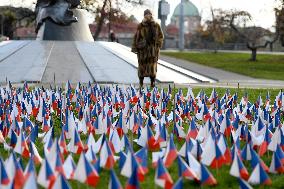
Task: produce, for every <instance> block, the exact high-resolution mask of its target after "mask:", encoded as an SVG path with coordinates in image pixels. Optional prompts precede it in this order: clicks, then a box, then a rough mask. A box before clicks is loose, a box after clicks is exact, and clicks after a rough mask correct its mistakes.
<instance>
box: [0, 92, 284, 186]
mask: <svg viewBox="0 0 284 189" xmlns="http://www.w3.org/2000/svg"><path fill="white" fill-rule="evenodd" d="M200 90H203V91H204V92H205V93H206V95H207V96H210V93H211V91H212V88H206V89H200V88H194V89H193V92H194V95H197V94H198V92H199V91H200ZM216 91H217V93H218V94H219V97H222V96H223V95H224V93H225V91H226V89H223V88H217V89H216ZM175 92H177V90H175ZM186 92H187V89H184V90H183V94H184V95H186ZM230 92H231V94H234V93H238V94H239V95H238V102H239V101H240V99H241V97H242V95H243V94H244V93H245V92H247V93H248V96H249V100H250V102H252V103H254V102H255V101H256V100H257V98H258V96H259V95H261V96H262V99H263V100H265V96H266V93H267V90H266V89H230ZM278 93H279V90H270V94H271V101H273V100H274V98H275V96H276V95H277V94H278ZM169 108H171V106H169ZM53 121H54V122H53V123H54V126H55V136H57V137H58V136H59V135H60V131H61V130H60V128H59V127H60V122H59V118H58V117H57V116H53ZM282 121H283V120H282ZM171 127H172V126H171ZM171 127H170V128H169V131H170V130H171V129H172V128H171ZM184 127H185V131H187V129H188V124H187V123H186V122H184ZM95 137H96V139H97V137H98V136H95ZM129 138H131V137H129ZM134 138H136V137H134ZM81 139H82V141H83V143H85V141H86V139H87V136H86V135H83V134H81ZM68 142H69V141H66V143H68ZM183 143H184V141H179V140H177V139H176V138H175V144H176V147H177V149H178V150H179V149H180V147H181V146H182V144H183ZM36 145H37V147H38V150H39V153H40V155H41V156H42V157H44V156H43V145H42V143H41V141H39V139H37V141H36ZM133 145H134V149H135V150H137V149H139V148H140V147H138V146H137V145H136V144H133ZM242 145H243V144H242ZM0 155H1V157H2V158H3V159H6V158H7V157H8V155H9V154H8V153H7V152H6V151H5V150H3V146H2V145H0ZM148 157H149V158H148V168H149V172H148V174H147V175H146V176H145V180H144V182H141V183H140V186H141V188H145V189H146V188H147V189H148V188H159V187H158V186H157V185H155V183H154V177H155V169H154V168H152V166H151V162H152V160H151V158H152V154H151V152H149V153H148ZM73 158H74V161H75V162H76V163H77V162H78V160H79V155H74V156H73ZM262 159H263V160H264V161H265V163H266V164H267V165H268V166H269V165H270V161H271V153H270V154H269V155H267V154H266V155H265V156H264V157H263V158H262ZM23 162H24V165H25V166H26V164H27V162H28V159H24V161H23ZM244 163H245V166H246V167H247V169H248V171H249V174H250V173H251V171H252V170H251V168H250V163H249V162H244ZM36 168H37V170H39V166H37V167H36ZM209 170H210V171H211V173H212V174H213V175H214V177H215V178H216V179H217V181H218V185H217V186H215V187H207V186H202V188H239V184H238V181H237V179H236V178H235V177H232V176H230V175H229V170H230V166H223V167H222V168H220V169H219V170H214V169H210V168H209ZM115 171H116V174H117V176H118V178H119V180H120V182H121V183H122V185H123V186H125V185H126V183H127V180H128V179H127V178H126V177H123V176H121V175H120V173H119V169H118V163H116V165H115ZM168 171H169V173H170V175H171V177H172V179H173V181H174V182H175V181H177V179H178V166H177V161H176V162H175V163H174V164H173V165H172V166H171V167H170V168H169V169H168ZM99 175H100V180H99V183H98V185H97V188H106V187H107V186H108V182H109V171H108V170H103V169H102V172H101V173H100V174H99ZM269 176H270V178H271V179H272V186H269V187H263V186H255V188H284V175H272V174H269ZM183 181H184V182H183V184H184V188H201V187H200V185H198V184H197V183H195V182H193V181H189V180H183ZM69 183H70V185H71V186H72V188H91V187H89V186H87V185H85V184H82V183H79V182H78V181H74V180H72V181H69Z"/></svg>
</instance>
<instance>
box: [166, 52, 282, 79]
mask: <svg viewBox="0 0 284 189" xmlns="http://www.w3.org/2000/svg"><path fill="white" fill-rule="evenodd" d="M161 54H162V55H167V56H171V57H174V58H178V59H184V60H188V61H192V62H196V63H198V64H202V65H205V66H210V67H214V68H219V69H223V70H227V71H231V72H235V73H239V74H243V75H247V76H251V77H254V78H262V79H273V80H284V55H267V54H259V55H257V62H251V61H249V58H250V54H246V53H222V52H218V53H210V52H204V53H203V52H202V53H194V52H162V53H161Z"/></svg>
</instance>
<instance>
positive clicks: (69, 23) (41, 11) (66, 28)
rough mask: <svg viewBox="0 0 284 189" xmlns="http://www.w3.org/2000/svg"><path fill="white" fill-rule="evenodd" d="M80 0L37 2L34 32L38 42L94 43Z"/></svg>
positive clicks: (46, 0) (45, 0)
mask: <svg viewBox="0 0 284 189" xmlns="http://www.w3.org/2000/svg"><path fill="white" fill-rule="evenodd" d="M79 5H80V0H38V1H37V4H36V32H37V39H38V40H59V41H88V42H92V41H94V39H93V37H92V34H91V31H90V29H89V25H88V23H87V21H86V15H85V11H84V10H81V9H78V8H77V7H78V6H79Z"/></svg>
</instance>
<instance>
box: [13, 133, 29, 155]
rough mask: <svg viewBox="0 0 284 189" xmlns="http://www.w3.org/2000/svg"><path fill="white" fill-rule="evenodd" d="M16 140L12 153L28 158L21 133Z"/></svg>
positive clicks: (25, 144)
mask: <svg viewBox="0 0 284 189" xmlns="http://www.w3.org/2000/svg"><path fill="white" fill-rule="evenodd" d="M17 138H18V139H17V143H16V146H15V148H14V151H15V152H17V153H18V154H20V155H21V156H22V157H25V158H29V157H30V152H29V147H28V145H27V142H26V139H25V136H24V134H23V132H22V131H20V135H19V136H18V137H17Z"/></svg>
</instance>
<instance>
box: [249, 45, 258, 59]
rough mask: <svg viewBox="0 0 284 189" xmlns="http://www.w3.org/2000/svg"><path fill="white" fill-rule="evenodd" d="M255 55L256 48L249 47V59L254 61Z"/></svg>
mask: <svg viewBox="0 0 284 189" xmlns="http://www.w3.org/2000/svg"><path fill="white" fill-rule="evenodd" d="M256 55H257V49H256V48H252V49H251V59H250V61H253V62H255V61H256Z"/></svg>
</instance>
